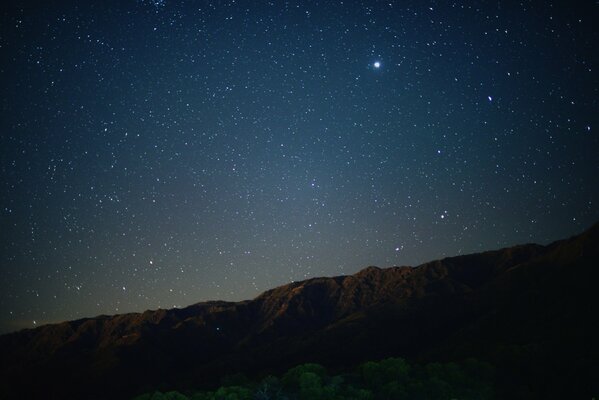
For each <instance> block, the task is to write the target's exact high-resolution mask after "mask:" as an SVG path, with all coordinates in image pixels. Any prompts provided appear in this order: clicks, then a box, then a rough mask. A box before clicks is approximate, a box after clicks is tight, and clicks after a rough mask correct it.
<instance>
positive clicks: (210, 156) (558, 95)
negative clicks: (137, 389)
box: [0, 0, 599, 332]
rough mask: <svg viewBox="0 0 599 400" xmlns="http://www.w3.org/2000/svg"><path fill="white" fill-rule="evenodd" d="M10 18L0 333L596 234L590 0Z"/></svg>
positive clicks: (5, 53)
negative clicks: (591, 231) (583, 233)
mask: <svg viewBox="0 0 599 400" xmlns="http://www.w3.org/2000/svg"><path fill="white" fill-rule="evenodd" d="M9 3H11V5H6V4H3V5H2V6H0V7H2V8H1V19H0V59H1V60H0V90H1V92H0V93H1V109H0V124H1V125H0V129H1V130H0V332H7V331H11V330H16V329H20V328H24V327H33V326H36V325H37V326H39V325H41V324H44V323H48V322H57V321H61V320H67V319H77V318H82V317H91V316H96V315H99V314H114V313H123V312H131V311H144V310H146V309H156V308H159V307H161V308H171V307H174V306H177V307H183V306H186V305H189V304H192V303H195V302H198V301H203V300H211V299H221V300H241V299H249V298H253V297H255V296H256V295H258V294H259V293H260V292H262V291H264V290H266V289H269V288H271V287H274V286H277V285H281V284H285V283H288V282H290V281H294V280H295V281H297V280H302V279H305V278H309V277H316V276H332V275H341V274H351V273H355V272H356V271H358V270H360V269H362V268H364V267H366V266H368V265H378V266H381V267H385V266H392V265H418V264H419V263H422V262H425V261H430V260H433V259H436V258H441V257H445V256H453V255H458V254H465V253H472V252H479V251H483V250H490V249H495V248H499V247H505V246H510V245H514V244H519V243H525V242H537V243H542V244H545V243H548V242H550V241H553V240H556V239H561V238H565V237H568V236H570V235H573V234H576V233H579V232H581V231H582V230H584V229H586V228H588V227H589V226H590V225H591V224H592V223H593V222H595V221H597V220H598V219H599V207H598V205H599V185H598V184H597V182H598V181H599V180H598V179H597V176H598V175H599V161H598V160H599V136H598V135H597V132H598V131H599V112H598V110H599V109H598V101H597V98H598V97H597V92H598V87H599V85H598V74H597V72H596V69H597V68H598V66H597V61H598V57H597V44H598V34H597V29H596V28H594V27H593V23H594V22H595V23H596V21H598V20H599V13H598V10H599V5H597V3H596V2H594V1H575V2H566V1H563V2H561V3H555V2H551V1H538V2H529V1H521V2H516V1H505V2H504V1H489V2H481V1H477V2H473V1H465V2H456V3H452V2H449V1H439V2H437V1H421V0H419V1H401V2H394V1H384V2H383V1H381V2H375V1H373V2H354V1H336V2H334V1H318V2H317V1H309V2H308V1H306V2H301V1H300V2H297V1H274V2H266V1H257V2H249V1H247V2H246V1H239V2H235V1H222V2H221V1H215V2H210V1H182V0H165V1H157V0H156V1H136V0H121V1H104V0H95V1H72V2H68V1H62V2H61V1H58V2H47V3H43V4H39V3H34V2H30V3H27V2H20V1H14V2H9ZM15 4H16V5H15ZM572 4H575V5H574V6H573V5H572Z"/></svg>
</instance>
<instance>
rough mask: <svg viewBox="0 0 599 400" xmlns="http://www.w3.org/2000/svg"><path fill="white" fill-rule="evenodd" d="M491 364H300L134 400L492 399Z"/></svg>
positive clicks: (393, 361)
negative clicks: (341, 368) (334, 369)
mask: <svg viewBox="0 0 599 400" xmlns="http://www.w3.org/2000/svg"><path fill="white" fill-rule="evenodd" d="M493 375H494V373H493V368H492V367H491V366H490V365H489V364H486V363H483V362H480V361H477V360H474V359H469V360H466V361H464V362H462V363H459V364H458V363H451V362H450V363H430V364H426V365H417V364H413V365H410V364H409V363H408V362H407V361H406V360H404V359H401V358H387V359H385V360H381V361H369V362H366V363H364V364H362V365H360V366H358V367H357V368H356V369H355V370H354V371H353V372H352V373H349V374H345V375H336V376H329V375H328V373H327V370H326V369H325V368H324V367H323V366H322V365H319V364H302V365H298V366H296V367H294V368H291V369H290V370H288V371H287V372H286V373H285V374H284V375H283V377H282V378H281V379H279V378H277V377H275V376H267V377H265V378H264V379H262V381H260V382H258V383H256V382H251V381H250V380H248V379H247V378H245V377H244V376H241V375H237V376H232V377H228V378H227V379H225V380H223V382H224V383H225V382H226V383H228V384H226V385H223V386H221V387H220V388H219V389H218V390H216V391H213V392H197V393H194V394H193V395H190V397H187V396H185V395H183V394H181V393H179V392H168V393H161V392H155V393H152V394H144V395H142V396H139V397H136V398H135V400H187V399H189V400H387V399H395V400H402V399H410V400H412V399H414V400H419V399H422V400H425V399H426V400H436V399H438V400H444V399H462V400H467V399H477V400H486V399H493V398H494V390H493Z"/></svg>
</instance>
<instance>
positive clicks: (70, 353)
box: [0, 224, 599, 398]
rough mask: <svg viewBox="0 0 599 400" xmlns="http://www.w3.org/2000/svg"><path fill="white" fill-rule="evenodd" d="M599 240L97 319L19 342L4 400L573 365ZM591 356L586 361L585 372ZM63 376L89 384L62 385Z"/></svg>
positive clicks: (580, 238) (585, 323)
mask: <svg viewBox="0 0 599 400" xmlns="http://www.w3.org/2000/svg"><path fill="white" fill-rule="evenodd" d="M597 244H599V224H595V225H593V227H591V228H590V229H589V230H587V231H585V232H584V233H582V234H580V235H576V236H573V237H571V238H569V239H564V240H560V241H557V242H554V243H551V244H549V245H547V246H542V245H537V244H525V245H519V246H514V247H508V248H503V249H499V250H491V251H486V252H483V253H475V254H468V255H460V256H456V257H446V258H444V259H441V260H435V261H431V262H428V263H424V264H421V265H419V266H417V267H407V266H401V267H389V268H378V267H374V266H370V267H367V268H364V269H362V270H360V271H358V272H357V273H355V274H353V275H344V276H337V277H330V278H311V279H308V280H305V281H299V282H293V283H290V284H287V285H282V286H279V287H276V288H273V289H270V290H267V291H265V292H263V293H261V294H260V295H258V296H257V297H255V298H254V299H252V300H244V301H240V302H225V301H209V302H200V303H196V304H193V305H190V306H188V307H185V308H181V309H170V310H164V309H159V310H155V311H150V310H148V311H145V312H143V313H127V314H119V315H115V316H98V317H93V318H83V319H79V320H75V321H67V322H62V323H59V324H51V325H44V326H41V327H37V328H35V329H29V330H23V331H19V332H15V333H9V334H5V335H2V336H0V351H2V354H3V357H2V360H1V361H0V372H1V373H3V374H5V376H7V377H9V378H10V379H9V380H7V382H6V383H4V384H3V385H2V386H0V394H2V393H13V392H14V390H15V389H16V388H18V387H23V386H25V384H24V382H25V381H26V380H27V379H30V378H31V377H32V376H33V377H35V378H36V380H37V382H38V383H39V387H37V388H28V390H30V391H31V393H32V394H34V395H39V394H41V392H45V393H48V392H50V393H56V394H57V395H63V396H64V395H67V396H73V395H75V396H76V397H82V396H83V397H88V398H103V396H107V395H108V396H115V395H116V394H117V393H118V394H119V395H121V396H123V398H126V397H127V396H129V395H132V394H135V393H139V392H140V391H143V390H145V389H152V384H154V385H156V383H157V382H160V383H161V384H162V385H164V386H165V387H192V386H193V385H200V386H201V385H207V386H209V385H214V384H216V383H217V382H218V379H220V378H221V377H222V376H224V375H227V374H232V373H237V372H244V373H258V372H264V373H266V372H269V371H276V370H280V369H282V368H286V367H289V366H292V365H294V364H297V363H301V362H307V361H316V362H321V363H324V364H327V365H331V366H336V367H341V366H343V365H349V364H352V363H356V362H359V361H361V360H365V359H369V358H370V359H375V358H382V357H385V356H396V355H399V356H405V357H409V358H413V359H421V360H435V359H458V358H465V357H471V356H474V357H480V358H482V359H485V360H491V361H493V362H495V363H499V364H501V363H502V362H504V361H505V359H506V356H505V354H507V353H506V352H507V350H505V349H508V350H509V351H512V352H516V353H517V352H522V351H532V354H533V355H532V357H533V358H534V357H540V358H543V357H546V354H545V353H546V352H547V351H550V350H549V347H550V346H553V347H554V348H556V349H557V350H559V351H561V350H562V349H564V353H565V354H563V355H561V356H560V357H565V358H566V359H567V357H568V355H567V351H565V349H566V348H569V349H577V351H580V350H581V349H579V348H578V347H576V346H578V344H573V345H569V344H568V341H571V340H573V339H576V340H578V341H579V343H585V341H586V342H589V341H590V340H591V339H590V336H589V334H590V332H591V331H590V329H588V327H590V326H593V324H591V323H590V322H589V321H595V320H597V317H595V316H593V313H592V311H593V310H592V306H591V305H590V304H592V303H591V302H590V301H591V298H590V293H592V288H591V284H592V282H593V279H591V278H592V277H593V276H596V275H597V273H596V271H595V269H594V268H592V267H593V265H595V264H596V262H597V260H598V259H599V254H598V251H597V248H598V246H597ZM562 275H563V276H562ZM578 275H581V277H584V278H585V279H576V278H578V277H579V276H578ZM566 283H567V285H565V284H566ZM585 306H586V307H585ZM574 317H578V318H579V319H578V320H577V319H576V318H574ZM516 327H517V328H518V329H514V328H516ZM526 346H528V347H530V346H532V350H530V349H528V347H526ZM548 346H549V347H548ZM502 349H503V350H502ZM523 349H524V350H523ZM535 349H536V350H535ZM539 349H540V350H539ZM350 350H351V351H350ZM557 350H554V351H557ZM591 350H592V351H591V352H590V353H589V354H590V355H594V354H596V353H595V351H596V348H594V347H592V348H591ZM559 351H557V353H559ZM560 354H561V353H560ZM502 357H503V358H502ZM514 357H515V356H514ZM589 357H590V356H589V355H587V356H586V358H585V356H584V355H581V360H582V361H581V362H582V364H583V365H587V364H588V363H590V362H591V361H592V358H589ZM507 358H508V359H509V360H512V362H514V360H515V359H514V358H513V357H512V358H509V357H507ZM516 358H517V357H516ZM543 359H544V358H543ZM502 360H503V361H502ZM585 360H586V361H585ZM505 362H508V363H509V361H505ZM585 363H587V364H585ZM531 367H532V369H534V365H531ZM533 372H534V371H533ZM533 372H530V373H532V374H533V375H532V376H534V373H533ZM61 373H62V374H64V373H68V374H71V375H74V376H75V377H76V378H77V379H78V382H79V383H78V384H77V385H75V386H74V387H66V388H65V387H64V385H62V386H61V384H60V383H59V382H60V378H59V375H60V374H61ZM527 373H529V372H527ZM530 373H529V375H528V376H531V375H530ZM124 376H126V377H127V379H125V378H124ZM102 381H109V382H111V385H110V386H107V387H104V388H103V389H102V390H100V391H99V392H98V393H97V396H98V397H94V396H96V394H93V393H89V392H88V391H86V388H89V387H97V386H98V382H102ZM524 383H526V382H524ZM539 390H540V389H539ZM549 393H551V392H549ZM117 397H118V396H117Z"/></svg>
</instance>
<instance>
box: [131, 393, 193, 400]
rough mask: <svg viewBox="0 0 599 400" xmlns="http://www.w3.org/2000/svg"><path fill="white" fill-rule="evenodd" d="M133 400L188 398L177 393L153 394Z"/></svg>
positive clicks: (178, 399)
mask: <svg viewBox="0 0 599 400" xmlns="http://www.w3.org/2000/svg"><path fill="white" fill-rule="evenodd" d="M133 400H189V397H187V396H185V395H184V394H181V393H179V392H167V393H162V392H154V393H146V394H142V395H141V396H137V397H136V398H135V399H133Z"/></svg>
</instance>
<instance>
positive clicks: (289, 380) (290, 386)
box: [281, 363, 327, 392]
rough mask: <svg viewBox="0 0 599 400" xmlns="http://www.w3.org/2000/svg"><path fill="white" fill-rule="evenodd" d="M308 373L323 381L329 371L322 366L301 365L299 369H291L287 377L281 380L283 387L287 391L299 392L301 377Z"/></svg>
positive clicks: (284, 376)
mask: <svg viewBox="0 0 599 400" xmlns="http://www.w3.org/2000/svg"><path fill="white" fill-rule="evenodd" d="M308 372H310V373H313V374H315V375H316V376H318V377H320V378H321V379H323V378H324V377H325V376H326V374H327V370H326V369H325V368H324V367H323V366H322V365H320V364H313V363H308V364H301V365H298V366H297V367H293V368H291V369H290V370H289V371H287V373H286V374H285V375H283V378H282V379H281V382H282V383H283V387H284V388H285V389H287V390H291V391H294V392H295V391H297V390H299V388H300V377H301V376H302V374H305V373H308Z"/></svg>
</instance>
